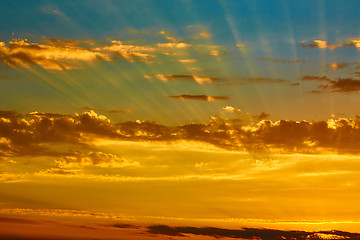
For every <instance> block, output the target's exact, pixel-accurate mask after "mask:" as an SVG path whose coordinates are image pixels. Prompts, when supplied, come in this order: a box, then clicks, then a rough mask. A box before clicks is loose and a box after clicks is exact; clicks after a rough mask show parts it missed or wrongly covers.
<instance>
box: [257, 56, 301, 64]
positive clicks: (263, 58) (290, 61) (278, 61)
mask: <svg viewBox="0 0 360 240" xmlns="http://www.w3.org/2000/svg"><path fill="white" fill-rule="evenodd" d="M255 60H259V61H267V62H275V63H305V62H306V61H305V60H301V59H284V58H272V57H261V58H260V57H259V58H255Z"/></svg>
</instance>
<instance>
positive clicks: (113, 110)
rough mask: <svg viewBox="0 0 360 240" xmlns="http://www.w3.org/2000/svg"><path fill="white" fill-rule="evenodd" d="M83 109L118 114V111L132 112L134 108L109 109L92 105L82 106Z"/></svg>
mask: <svg viewBox="0 0 360 240" xmlns="http://www.w3.org/2000/svg"><path fill="white" fill-rule="evenodd" d="M80 109H81V110H85V111H90V110H93V111H96V112H104V113H110V114H117V113H131V112H132V109H109V110H105V109H99V108H92V107H82V108H80Z"/></svg>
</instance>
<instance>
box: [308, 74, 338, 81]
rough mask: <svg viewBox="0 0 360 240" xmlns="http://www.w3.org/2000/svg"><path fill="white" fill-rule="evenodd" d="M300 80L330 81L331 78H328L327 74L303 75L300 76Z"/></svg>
mask: <svg viewBox="0 0 360 240" xmlns="http://www.w3.org/2000/svg"><path fill="white" fill-rule="evenodd" d="M301 80H303V81H324V82H331V81H332V80H331V79H330V78H328V77H327V76H321V77H319V76H311V75H306V76H303V77H302V78H301Z"/></svg>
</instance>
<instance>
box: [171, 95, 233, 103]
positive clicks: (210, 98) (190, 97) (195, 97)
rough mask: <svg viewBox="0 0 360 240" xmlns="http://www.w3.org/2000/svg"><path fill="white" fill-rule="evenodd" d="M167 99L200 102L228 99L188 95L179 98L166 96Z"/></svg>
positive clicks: (224, 97)
mask: <svg viewBox="0 0 360 240" xmlns="http://www.w3.org/2000/svg"><path fill="white" fill-rule="evenodd" d="M168 97H169V98H176V99H181V100H201V101H207V102H212V101H217V100H229V99H230V98H229V97H226V96H212V97H211V96H207V95H190V94H183V95H179V96H168Z"/></svg>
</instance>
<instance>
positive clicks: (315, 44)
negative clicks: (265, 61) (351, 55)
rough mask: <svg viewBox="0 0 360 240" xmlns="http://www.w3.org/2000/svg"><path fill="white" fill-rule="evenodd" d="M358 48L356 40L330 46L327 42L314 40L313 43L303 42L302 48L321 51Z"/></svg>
mask: <svg viewBox="0 0 360 240" xmlns="http://www.w3.org/2000/svg"><path fill="white" fill-rule="evenodd" d="M353 46H355V47H358V46H357V44H356V40H350V41H349V42H347V43H338V44H329V43H328V42H327V41H326V40H314V41H312V42H310V43H309V42H306V41H305V42H303V43H302V44H301V47H303V48H320V49H330V50H334V49H336V48H339V47H353Z"/></svg>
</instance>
